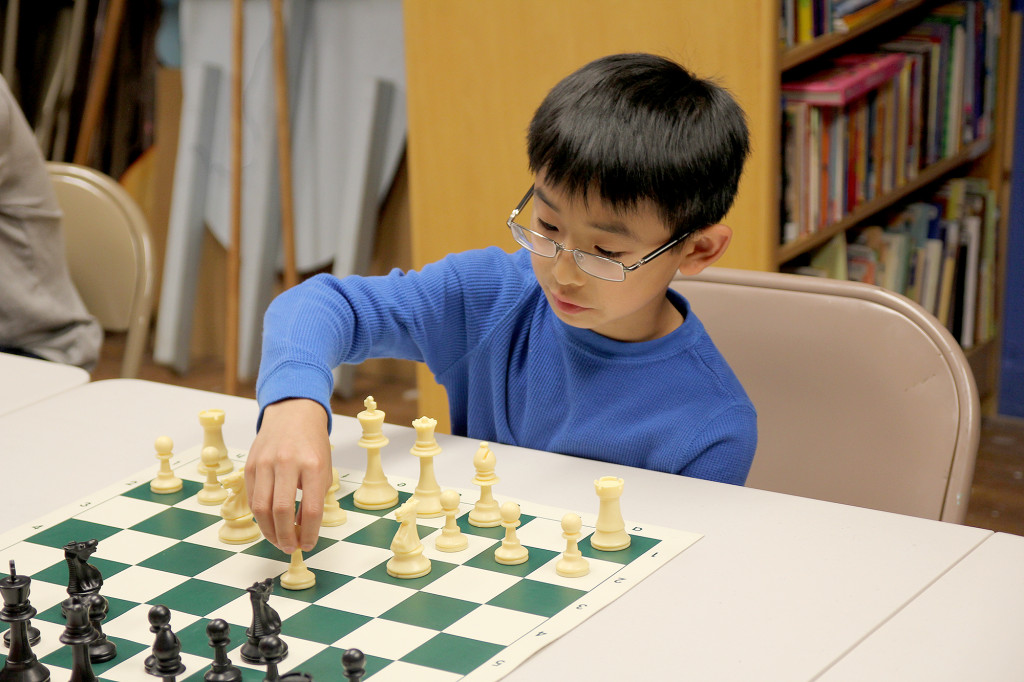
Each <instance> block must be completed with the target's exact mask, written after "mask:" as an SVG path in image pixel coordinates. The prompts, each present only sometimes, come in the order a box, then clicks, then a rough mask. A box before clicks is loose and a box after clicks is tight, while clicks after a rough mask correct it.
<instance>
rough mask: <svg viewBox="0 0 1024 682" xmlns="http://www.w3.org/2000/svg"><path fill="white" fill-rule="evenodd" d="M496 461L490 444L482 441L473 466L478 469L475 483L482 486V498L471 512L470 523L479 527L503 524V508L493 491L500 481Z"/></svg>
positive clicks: (492, 526)
mask: <svg viewBox="0 0 1024 682" xmlns="http://www.w3.org/2000/svg"><path fill="white" fill-rule="evenodd" d="M496 463H497V461H496V458H495V456H494V453H493V452H491V447H490V445H488V444H487V443H486V442H484V443H480V447H478V448H477V450H476V454H475V455H474V456H473V467H474V468H475V469H476V476H475V477H474V478H473V483H474V484H476V485H478V486H480V499H479V500H477V503H476V504H475V505H473V509H472V510H471V511H470V512H469V523H470V525H473V526H476V527H477V528H494V527H495V526H497V525H500V524H501V510H500V508H499V507H498V503H497V501H496V500H495V499H494V493H493V492H492V491H491V488H492V487H493V486H494V484H495V483H497V482H498V477H497V476H495V475H494V466H495V464H496Z"/></svg>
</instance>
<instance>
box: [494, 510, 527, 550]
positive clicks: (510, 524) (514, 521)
mask: <svg viewBox="0 0 1024 682" xmlns="http://www.w3.org/2000/svg"><path fill="white" fill-rule="evenodd" d="M501 525H503V526H505V537H504V538H503V539H502V541H501V547H499V548H498V549H496V550H494V560H495V561H497V562H498V563H499V564H505V565H506V566H514V565H516V564H521V563H523V562H525V561H526V560H527V559H529V558H530V551H529V550H528V549H526V548H525V547H523V545H522V543H521V542H519V538H518V537H517V536H516V527H517V526H518V525H519V505H518V504H516V503H515V502H506V503H505V504H503V505H501Z"/></svg>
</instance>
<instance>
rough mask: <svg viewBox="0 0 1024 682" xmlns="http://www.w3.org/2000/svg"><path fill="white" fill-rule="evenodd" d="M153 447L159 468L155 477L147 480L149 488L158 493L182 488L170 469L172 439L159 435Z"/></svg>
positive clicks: (179, 480) (172, 491)
mask: <svg viewBox="0 0 1024 682" xmlns="http://www.w3.org/2000/svg"><path fill="white" fill-rule="evenodd" d="M154 447H155V448H156V457H157V459H159V460H160V470H159V471H157V473H156V478H154V479H153V480H152V481H150V482H149V489H150V490H152V491H153V492H154V493H157V494H160V495H166V494H168V493H176V492H178V491H179V490H181V488H182V482H181V479H180V478H178V477H177V476H175V475H174V470H173V469H171V457H172V456H173V450H174V441H172V440H171V439H170V438H169V437H168V436H160V437H159V438H157V439H156V443H154Z"/></svg>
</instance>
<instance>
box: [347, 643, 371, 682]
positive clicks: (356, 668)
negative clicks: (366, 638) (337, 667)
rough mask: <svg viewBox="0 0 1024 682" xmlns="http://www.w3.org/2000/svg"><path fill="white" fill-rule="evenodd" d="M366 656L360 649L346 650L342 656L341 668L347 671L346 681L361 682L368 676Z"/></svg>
mask: <svg viewBox="0 0 1024 682" xmlns="http://www.w3.org/2000/svg"><path fill="white" fill-rule="evenodd" d="M365 666H366V656H364V655H363V652H362V651H360V650H359V649H346V650H345V653H343V654H342V655H341V667H342V668H344V669H345V679H346V680H348V681H349V682H359V680H361V679H363V675H365V674H366V667H365Z"/></svg>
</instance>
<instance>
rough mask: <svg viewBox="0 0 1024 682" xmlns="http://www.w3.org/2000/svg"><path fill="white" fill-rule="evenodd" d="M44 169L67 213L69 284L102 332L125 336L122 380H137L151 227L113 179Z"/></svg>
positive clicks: (147, 301) (61, 166)
mask: <svg viewBox="0 0 1024 682" xmlns="http://www.w3.org/2000/svg"><path fill="white" fill-rule="evenodd" d="M46 165H47V168H48V170H49V171H50V177H51V179H52V180H53V185H54V189H55V190H56V192H57V201H58V202H59V203H60V207H61V210H62V211H63V212H64V242H65V250H66V251H67V257H68V266H69V268H70V271H71V280H72V281H73V282H74V283H75V287H76V288H77V289H78V292H79V294H81V296H82V300H83V301H84V302H85V307H86V308H87V309H88V310H89V312H90V313H92V314H93V315H95V316H96V318H97V319H98V320H99V321H100V324H101V325H102V326H103V328H104V329H106V330H107V331H113V332H127V334H126V338H125V350H124V358H123V361H122V363H121V376H122V377H134V376H136V375H137V374H138V372H139V364H140V363H141V361H142V354H143V351H144V350H145V348H146V339H147V336H148V334H149V320H150V315H151V313H152V300H153V282H154V271H153V262H152V261H153V249H152V246H151V245H150V238H149V226H148V224H147V222H146V219H145V217H144V216H143V215H142V211H141V210H140V209H139V206H138V204H136V203H135V200H134V199H132V197H131V196H130V195H129V194H128V192H126V191H125V189H124V188H123V187H121V185H119V184H118V183H117V182H116V181H114V179H113V178H111V177H110V176H108V175H105V174H104V173H101V172H100V171H97V170H94V169H92V168H88V167H86V166H80V165H76V164H71V163H58V162H47V164H46Z"/></svg>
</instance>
